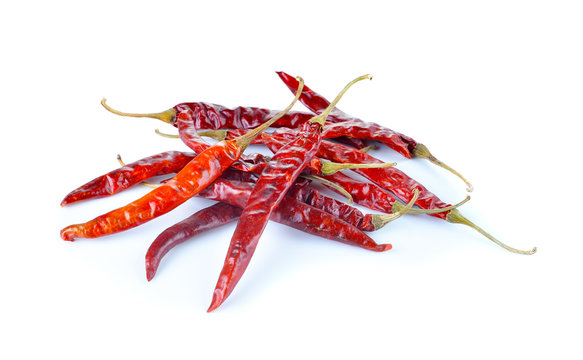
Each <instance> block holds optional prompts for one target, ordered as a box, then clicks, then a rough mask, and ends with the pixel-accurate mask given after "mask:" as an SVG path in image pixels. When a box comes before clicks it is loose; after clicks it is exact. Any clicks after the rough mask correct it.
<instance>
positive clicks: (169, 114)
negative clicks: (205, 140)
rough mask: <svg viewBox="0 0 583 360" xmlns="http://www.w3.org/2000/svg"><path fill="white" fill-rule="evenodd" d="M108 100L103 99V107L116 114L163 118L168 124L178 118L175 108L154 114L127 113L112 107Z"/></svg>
mask: <svg viewBox="0 0 583 360" xmlns="http://www.w3.org/2000/svg"><path fill="white" fill-rule="evenodd" d="M106 101H107V100H106V99H105V98H103V99H102V100H101V105H103V107H104V108H105V109H106V110H107V111H109V112H112V113H114V114H116V115H120V116H129V117H147V118H152V119H158V120H162V121H164V122H165V123H168V124H173V123H174V121H175V120H176V110H174V109H168V110H166V111H162V112H159V113H152V114H134V113H126V112H122V111H119V110H115V109H113V108H112V107H110V106H109V105H107V104H106Z"/></svg>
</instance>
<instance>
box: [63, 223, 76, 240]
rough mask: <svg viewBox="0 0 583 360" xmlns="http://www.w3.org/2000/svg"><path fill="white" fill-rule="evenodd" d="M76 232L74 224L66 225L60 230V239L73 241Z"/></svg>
mask: <svg viewBox="0 0 583 360" xmlns="http://www.w3.org/2000/svg"><path fill="white" fill-rule="evenodd" d="M76 235H78V234H77V230H76V229H75V225H71V226H67V227H66V228H64V229H63V230H61V239H63V240H65V241H75V236H76Z"/></svg>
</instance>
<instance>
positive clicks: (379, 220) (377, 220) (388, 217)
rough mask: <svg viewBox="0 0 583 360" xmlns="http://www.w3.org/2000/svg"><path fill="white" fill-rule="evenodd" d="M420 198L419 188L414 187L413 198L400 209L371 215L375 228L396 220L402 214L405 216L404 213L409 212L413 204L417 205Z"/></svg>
mask: <svg viewBox="0 0 583 360" xmlns="http://www.w3.org/2000/svg"><path fill="white" fill-rule="evenodd" d="M418 198H419V190H417V189H414V190H413V197H412V198H411V200H410V201H409V203H407V205H405V206H403V207H402V208H401V209H400V210H399V211H396V212H393V213H392V214H385V215H376V216H375V215H373V216H371V223H372V224H373V226H374V229H375V230H378V229H380V228H382V227H383V226H385V225H387V224H388V223H390V222H391V221H395V220H397V219H398V218H400V217H401V216H403V215H404V214H406V213H407V212H409V210H411V208H412V207H413V205H415V202H416V201H417V199H418Z"/></svg>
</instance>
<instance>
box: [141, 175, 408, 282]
mask: <svg viewBox="0 0 583 360" xmlns="http://www.w3.org/2000/svg"><path fill="white" fill-rule="evenodd" d="M252 190H253V184H251V183H247V182H240V181H234V180H228V179H223V178H220V179H217V180H216V181H215V182H214V183H213V184H211V185H210V186H209V187H207V188H206V189H204V190H203V191H201V192H200V193H199V194H198V196H200V197H204V198H207V199H212V200H218V201H223V202H225V203H228V204H229V205H232V206H235V207H236V208H237V209H239V210H238V211H237V210H235V209H225V210H224V213H219V214H217V215H216V219H209V217H210V216H214V215H213V214H216V213H217V212H218V211H220V209H222V207H220V208H219V207H217V208H213V209H211V208H207V209H204V210H201V211H199V212H197V213H196V214H194V215H192V216H191V217H189V218H187V219H185V220H184V221H182V222H180V223H178V224H176V225H174V226H172V227H170V228H168V229H167V230H166V231H164V232H163V233H162V234H160V235H159V236H158V237H157V238H156V240H154V242H153V243H152V245H151V246H150V249H148V252H147V254H146V276H147V278H148V280H150V279H152V278H153V276H154V274H155V273H156V269H157V267H158V265H159V263H160V260H161V259H162V257H163V256H164V255H165V254H166V253H167V252H168V251H169V250H170V249H171V248H173V247H174V246H176V245H178V244H180V243H181V242H183V241H185V240H187V239H188V238H189V237H192V236H194V235H196V234H198V233H200V232H202V231H205V230H208V229H211V228H215V227H217V226H220V225H222V224H226V223H228V222H230V221H232V220H234V219H235V218H237V217H239V216H240V213H241V210H240V208H243V207H245V205H246V203H247V200H248V199H249V196H250V195H251V192H252ZM215 205H217V204H215ZM410 205H412V203H411V204H410ZM206 210H208V212H206ZM407 211H408V209H405V210H404V211H403V213H405V212H407ZM270 220H272V221H275V222H278V223H281V224H284V225H287V226H290V227H293V228H295V229H298V230H300V231H304V232H307V233H309V234H312V235H317V236H321V237H324V238H326V239H330V240H335V241H339V242H342V243H345V244H348V245H352V246H358V247H361V248H363V249H366V250H371V251H376V252H382V251H387V250H390V249H391V245H390V244H377V243H376V242H375V241H374V240H373V239H371V238H370V237H369V236H368V235H366V234H364V233H363V232H362V231H360V230H359V229H358V228H356V227H355V226H353V225H352V224H350V223H346V222H345V221H343V220H341V219H338V218H336V217H334V216H333V215H332V214H329V213H327V212H325V211H322V210H320V209H317V208H315V207H312V206H309V205H308V204H305V203H303V202H301V201H298V200H297V199H294V198H292V197H290V196H286V197H285V198H284V199H283V200H282V203H281V204H280V205H279V207H277V208H276V209H275V210H274V212H273V213H272V215H271V217H270ZM207 223H208V224H210V225H207Z"/></svg>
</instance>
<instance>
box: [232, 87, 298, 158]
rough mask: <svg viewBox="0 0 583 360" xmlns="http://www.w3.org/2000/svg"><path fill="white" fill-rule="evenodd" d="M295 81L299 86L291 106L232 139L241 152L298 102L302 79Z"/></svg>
mask: <svg viewBox="0 0 583 360" xmlns="http://www.w3.org/2000/svg"><path fill="white" fill-rule="evenodd" d="M296 79H297V80H298V81H299V84H300V85H299V86H298V91H297V92H296V96H295V97H294V99H293V101H292V102H291V104H289V105H288V107H286V108H285V109H283V110H282V111H281V112H280V113H279V114H277V115H275V116H274V117H273V118H271V119H269V121H266V122H264V123H263V124H261V125H259V126H258V127H256V128H255V129H253V130H249V131H248V132H247V133H246V134H245V135H242V136H239V137H237V138H235V139H233V141H234V142H235V143H236V144H237V146H238V147H240V148H241V152H242V151H244V150H245V149H246V148H247V147H248V146H249V145H250V144H251V142H252V141H253V140H254V139H255V138H256V137H257V136H258V135H259V134H261V133H262V132H263V131H265V129H267V128H268V127H270V126H271V125H272V124H273V123H274V122H276V121H277V120H279V119H281V118H282V117H283V116H284V115H285V114H287V113H288V111H290V110H291V108H292V107H294V105H295V103H296V101H298V99H299V98H300V95H301V94H302V90H303V89H304V79H302V78H301V77H299V76H298V77H297V78H296Z"/></svg>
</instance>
